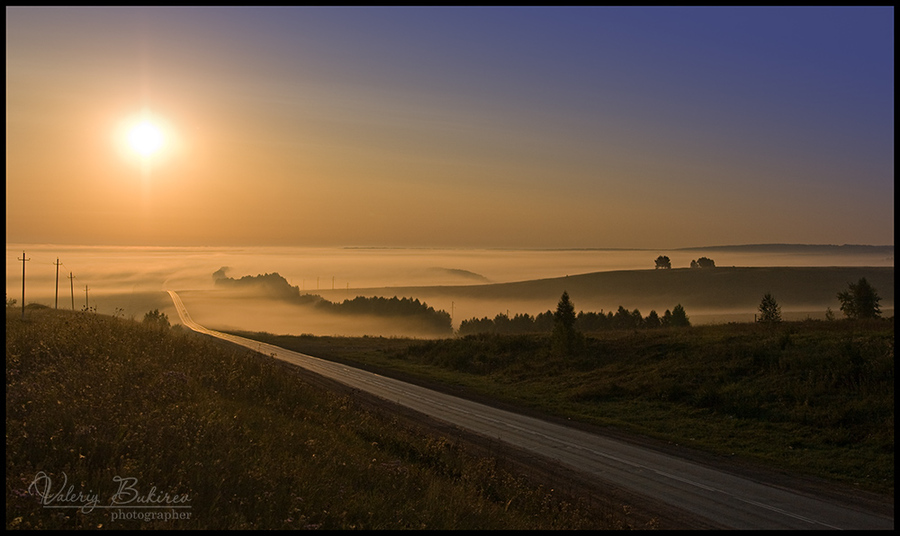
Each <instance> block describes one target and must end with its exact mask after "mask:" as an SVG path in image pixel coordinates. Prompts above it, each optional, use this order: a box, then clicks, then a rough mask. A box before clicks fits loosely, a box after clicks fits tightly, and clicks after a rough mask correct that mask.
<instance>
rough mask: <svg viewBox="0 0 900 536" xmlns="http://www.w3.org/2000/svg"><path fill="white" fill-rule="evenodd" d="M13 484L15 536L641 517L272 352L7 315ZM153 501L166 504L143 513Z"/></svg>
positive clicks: (84, 321) (591, 524)
mask: <svg viewBox="0 0 900 536" xmlns="http://www.w3.org/2000/svg"><path fill="white" fill-rule="evenodd" d="M117 479H125V480H117ZM6 481H7V495H6V527H7V529H93V528H113V529H136V528H150V529H171V528H178V529H251V528H265V529H417V528H436V529H451V528H452V529H484V528H487V529H491V528H493V529H565V528H569V529H578V528H624V527H629V526H632V524H633V523H634V522H635V518H634V516H633V515H631V516H629V515H626V513H625V511H624V509H623V506H622V505H619V506H618V507H616V508H611V507H609V506H608V505H605V504H597V503H595V504H587V503H585V502H584V501H581V500H580V499H579V498H578V497H576V496H573V495H567V494H565V493H562V492H561V491H560V490H558V489H557V490H554V489H551V488H550V487H548V486H545V485H543V484H541V483H539V482H535V481H532V480H529V479H528V477H527V476H525V475H523V474H522V473H521V472H514V471H511V470H509V469H507V468H505V467H504V464H503V463H502V462H501V461H498V460H497V459H496V458H494V457H491V456H486V455H483V454H482V453H479V452H476V451H472V450H470V449H468V448H467V447H466V446H465V445H463V444H461V443H460V442H459V441H457V440H452V439H448V438H447V437H444V436H441V435H438V434H432V433H429V432H428V431H427V430H424V429H421V428H418V427H416V426H414V425H412V424H410V423H409V422H408V421H404V420H402V419H399V418H398V417H395V416H393V415H391V414H388V413H385V412H381V411H373V410H370V409H366V408H365V407H363V406H361V405H360V404H359V403H358V402H357V401H356V400H355V399H351V398H349V397H347V396H346V395H343V394H340V393H334V392H332V391H330V390H328V389H325V388H323V387H322V386H319V385H316V384H314V383H311V382H310V381H309V378H304V376H303V375H302V374H301V373H299V372H298V371H296V370H295V369H290V368H287V367H285V366H284V365H282V364H280V363H277V362H275V361H273V360H271V359H270V358H267V357H264V356H260V355H259V354H255V353H251V352H247V351H243V350H242V351H238V350H236V349H235V348H233V347H230V346H225V345H221V344H218V343H215V342H214V341H212V340H209V339H207V338H205V337H202V336H199V335H195V334H193V333H192V332H187V331H185V330H183V329H181V328H180V327H175V328H171V329H169V328H161V327H158V326H154V325H149V324H144V323H138V322H134V321H132V320H127V319H124V318H115V317H111V316H105V315H99V314H95V313H93V312H80V313H73V312H68V311H65V312H64V311H53V310H50V309H48V308H44V307H34V306H29V307H28V308H27V314H26V320H24V321H23V320H21V316H20V310H19V309H10V308H7V315H6ZM123 486H124V488H123ZM123 489H124V490H125V491H124V492H123ZM114 496H118V497H119V502H118V503H117V504H118V507H117V508H108V509H105V508H104V506H106V505H113V497H114ZM148 504H149V505H163V506H166V508H162V509H151V510H141V509H137V508H134V507H135V506H138V505H143V506H146V505H148ZM59 507H64V508H59ZM178 507H189V508H182V509H177V510H176V508H178ZM154 513H160V514H167V513H168V514H172V515H175V514H177V515H179V516H181V519H164V518H161V517H160V518H154V519H150V518H149V516H150V515H151V514H154ZM123 515H124V516H126V517H127V516H132V517H131V518H128V519H122V517H121V516H123ZM135 515H143V516H144V518H143V519H135V518H134V516H135ZM113 516H120V517H119V519H114V517H113ZM641 526H644V525H641Z"/></svg>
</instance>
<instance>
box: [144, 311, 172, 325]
mask: <svg viewBox="0 0 900 536" xmlns="http://www.w3.org/2000/svg"><path fill="white" fill-rule="evenodd" d="M144 324H150V325H153V326H159V327H161V328H168V327H169V317H168V315H166V313H160V312H159V309H154V310H152V311H149V312H147V314H145V315H144Z"/></svg>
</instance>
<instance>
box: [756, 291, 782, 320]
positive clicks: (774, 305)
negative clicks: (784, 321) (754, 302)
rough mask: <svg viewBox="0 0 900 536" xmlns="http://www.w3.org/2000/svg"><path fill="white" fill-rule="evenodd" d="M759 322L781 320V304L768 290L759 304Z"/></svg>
mask: <svg viewBox="0 0 900 536" xmlns="http://www.w3.org/2000/svg"><path fill="white" fill-rule="evenodd" d="M759 322H769V323H775V322H781V306H780V305H778V302H777V301H775V297H774V296H772V294H770V293H768V292H767V293H766V295H765V296H763V299H762V301H761V302H760V304H759Z"/></svg>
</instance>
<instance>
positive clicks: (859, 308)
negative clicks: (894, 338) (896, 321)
mask: <svg viewBox="0 0 900 536" xmlns="http://www.w3.org/2000/svg"><path fill="white" fill-rule="evenodd" d="M837 297H838V300H840V301H841V311H843V312H844V315H845V316H846V317H847V318H852V319H863V318H881V306H880V305H878V302H880V301H881V298H880V297H879V296H878V292H876V291H875V288H874V287H872V285H870V284H869V282H868V281H866V278H865V277H863V278H861V279H860V280H859V282H857V283H856V284H853V283H850V289H849V290H846V291H844V292H838V295H837Z"/></svg>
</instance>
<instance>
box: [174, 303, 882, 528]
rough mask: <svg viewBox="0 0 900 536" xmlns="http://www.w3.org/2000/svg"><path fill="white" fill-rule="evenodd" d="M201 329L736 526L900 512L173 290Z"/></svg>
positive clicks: (876, 523) (874, 521)
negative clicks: (207, 306)
mask: <svg viewBox="0 0 900 536" xmlns="http://www.w3.org/2000/svg"><path fill="white" fill-rule="evenodd" d="M169 294H170V295H171V297H172V301H173V302H174V303H175V308H176V310H177V311H178V315H179V316H180V317H181V321H182V323H184V325H185V326H187V327H189V328H191V329H192V330H194V331H197V332H200V333H205V334H207V335H211V336H214V337H218V338H220V339H224V340H227V341H231V342H233V343H235V344H239V345H241V346H244V347H247V348H250V349H251V350H256V351H259V352H261V353H264V354H266V355H271V356H273V357H275V358H277V359H281V360H284V361H287V362H290V363H294V364H296V365H297V366H300V367H303V368H305V369H308V370H310V371H312V372H315V373H318V374H320V375H322V376H325V377H327V378H331V379H334V380H337V381H339V382H342V383H344V384H346V385H349V386H351V387H354V388H356V389H360V390H362V391H366V392H369V393H372V394H374V395H376V396H379V397H381V398H383V399H386V400H389V401H392V402H396V403H398V404H402V405H404V406H407V407H409V408H412V409H414V410H416V411H419V412H422V413H424V414H427V415H429V416H431V417H434V418H437V419H441V420H443V421H445V422H448V423H451V424H454V425H456V426H459V427H461V428H465V429H468V430H471V431H473V432H476V433H479V434H482V435H484V436H487V437H491V438H496V439H498V440H500V441H505V442H508V443H510V444H512V445H515V446H516V447H519V448H522V449H526V450H529V451H532V452H535V453H537V454H540V455H543V456H546V457H548V458H551V459H554V460H557V461H559V462H561V463H563V464H566V465H568V466H570V467H572V468H576V469H578V470H580V471H585V472H587V473H589V474H592V475H595V476H596V477H597V478H599V479H602V480H604V481H608V482H615V483H616V485H618V486H620V487H622V488H625V489H628V490H629V491H632V492H634V493H637V494H639V495H643V496H648V497H651V498H653V499H656V500H659V501H662V502H664V503H666V504H669V505H671V506H674V507H676V508H680V509H683V510H685V511H688V512H691V513H693V514H696V515H699V516H701V517H704V518H707V519H710V520H712V521H713V522H714V523H716V524H720V525H724V526H726V527H731V528H734V529H889V530H892V529H893V528H894V519H893V517H888V516H884V515H879V514H875V513H871V512H866V511H862V510H860V509H857V508H854V507H850V506H846V505H841V504H836V503H834V502H831V501H830V500H828V499H823V498H817V497H813V496H809V495H807V494H804V493H801V492H796V491H791V490H789V489H784V488H782V487H779V486H776V485H769V484H766V483H761V482H756V481H753V480H750V479H748V478H745V477H741V476H737V475H733V474H730V473H727V472H723V471H721V470H718V469H713V468H710V467H706V466H704V465H701V464H698V463H694V462H690V461H686V460H683V459H680V458H677V457H674V456H671V455H667V454H664V453H661V452H658V451H655V450H652V449H646V448H641V447H638V446H635V445H631V444H628V443H624V442H620V441H617V440H614V439H610V438H606V437H603V436H598V435H595V434H591V433H588V432H584V431H581V430H576V429H574V428H568V427H566V426H562V425H559V424H553V423H548V422H546V421H543V420H540V419H536V418H533V417H527V416H524V415H519V414H516V413H511V412H509V411H504V410H500V409H496V408H493V407H489V406H485V405H483V404H479V403H476V402H471V401H468V400H464V399H461V398H458V397H454V396H451V395H447V394H443V393H439V392H436V391H432V390H430V389H426V388H423V387H419V386H416V385H412V384H409V383H405V382H402V381H398V380H394V379H392V378H387V377H384V376H380V375H378V374H373V373H370V372H366V371H363V370H359V369H355V368H352V367H348V366H345V365H341V364H339V363H334V362H331V361H326V360H323V359H319V358H316V357H312V356H308V355H305V354H301V353H298V352H292V351H290V350H285V349H284V348H279V347H277V346H273V345H270V344H266V343H261V342H258V341H253V340H250V339H245V338H243V337H237V336H234V335H229V334H227V333H220V332H217V331H213V330H210V329H207V328H205V327H203V326H201V325H199V324H197V323H196V322H194V321H193V320H192V319H191V317H190V315H189V314H188V312H187V309H186V308H185V306H184V304H183V303H182V301H181V299H180V298H179V297H178V295H177V294H176V293H175V292H173V291H169Z"/></svg>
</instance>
